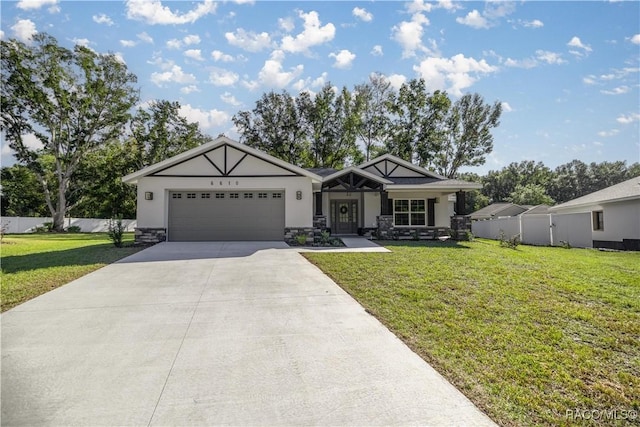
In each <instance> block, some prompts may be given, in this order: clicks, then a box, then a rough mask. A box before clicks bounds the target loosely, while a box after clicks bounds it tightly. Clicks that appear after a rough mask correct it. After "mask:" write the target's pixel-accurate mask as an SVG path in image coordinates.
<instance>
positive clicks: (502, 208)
mask: <svg viewBox="0 0 640 427" xmlns="http://www.w3.org/2000/svg"><path fill="white" fill-rule="evenodd" d="M529 208H531V206H520V205H516V204H515V203H492V204H490V205H489V206H485V207H484V208H482V209H478V210H477V211H475V212H473V213H472V214H471V215H469V217H470V218H471V220H473V221H479V220H483V219H492V218H500V217H505V216H516V215H520V214H521V213H523V212H526V211H527V209H529Z"/></svg>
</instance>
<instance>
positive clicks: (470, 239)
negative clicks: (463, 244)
mask: <svg viewBox="0 0 640 427" xmlns="http://www.w3.org/2000/svg"><path fill="white" fill-rule="evenodd" d="M475 238H476V236H474V235H473V233H472V232H470V231H467V232H466V233H465V239H466V240H467V241H468V242H473V239H475Z"/></svg>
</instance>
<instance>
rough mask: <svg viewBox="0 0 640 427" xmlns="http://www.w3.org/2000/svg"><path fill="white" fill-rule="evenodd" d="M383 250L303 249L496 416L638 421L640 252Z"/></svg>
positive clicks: (507, 421) (490, 246)
mask: <svg viewBox="0 0 640 427" xmlns="http://www.w3.org/2000/svg"><path fill="white" fill-rule="evenodd" d="M385 246H387V247H388V248H389V249H391V250H392V251H393V252H392V253H320V252H316V253H305V254H304V256H305V257H307V258H308V259H309V260H310V261H311V262H313V263H314V264H315V265H317V266H318V267H319V268H320V269H322V270H323V271H324V272H325V273H327V274H328V275H329V276H331V277H332V278H333V279H334V280H335V281H336V282H337V283H338V284H340V285H341V286H342V287H343V288H344V289H345V290H346V291H347V292H348V293H350V294H351V295H352V296H353V297H354V298H355V299H357V300H358V302H360V304H362V306H364V307H365V308H366V309H367V310H368V311H369V312H370V313H371V314H373V315H374V316H376V317H377V318H378V319H379V320H380V321H381V322H382V323H384V324H385V325H386V326H387V327H388V328H389V329H390V330H391V331H392V332H394V333H395V334H396V335H397V336H398V337H400V338H401V339H402V340H404V342H406V343H407V345H409V346H410V347H411V348H412V349H413V350H414V351H415V352H416V353H418V354H419V355H421V356H422V357H423V358H424V359H425V360H426V361H427V362H429V363H430V364H431V365H432V366H434V368H436V370H438V371H439V372H440V373H441V374H442V375H443V376H445V377H446V378H447V379H448V380H449V381H451V382H452V383H453V384H454V385H455V386H456V387H458V389H460V390H461V391H462V392H463V393H464V394H466V395H467V396H468V397H469V398H470V399H471V400H472V401H473V402H474V403H475V404H476V405H477V406H478V407H480V408H481V409H482V410H484V411H485V413H487V414H488V415H489V416H490V417H491V418H492V419H493V420H494V421H496V422H497V423H499V424H501V425H507V426H511V425H514V426H515V425H518V426H519V425H574V424H585V425H626V424H629V425H630V424H632V423H633V424H635V423H638V422H639V421H640V418H635V419H633V417H634V412H633V411H636V412H635V416H638V412H640V253H623V252H600V251H596V250H587V249H570V250H567V249H562V248H550V247H533V246H524V245H521V246H519V247H518V248H517V249H516V250H513V249H508V248H502V247H500V246H499V245H498V242H495V241H489V240H476V241H474V242H461V243H455V242H447V243H441V242H433V243H431V242H430V243H422V242H406V243H404V242H393V243H392V242H388V243H385ZM591 410H596V411H609V412H589V413H586V415H584V414H585V412H576V411H591ZM614 410H615V411H617V412H613V411H614ZM570 411H573V412H571V414H569V412H570ZM623 411H629V412H623ZM576 414H578V415H577V416H576ZM579 414H583V415H584V416H585V417H586V418H590V419H581V418H580V417H581V416H582V415H579ZM593 414H595V415H593ZM608 414H609V415H608ZM613 414H615V415H613ZM614 417H615V418H617V419H613V418H614ZM596 418H597V419H596Z"/></svg>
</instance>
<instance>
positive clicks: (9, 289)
mask: <svg viewBox="0 0 640 427" xmlns="http://www.w3.org/2000/svg"><path fill="white" fill-rule="evenodd" d="M124 241H125V242H127V243H129V242H132V241H133V233H126V234H125V238H124ZM141 249H142V248H141V247H135V246H125V247H123V248H116V247H115V246H114V245H113V244H112V243H111V241H110V240H109V237H108V236H107V234H106V233H91V234H89V233H64V234H22V235H18V234H14V235H7V236H6V237H4V238H3V240H2V260H1V261H2V273H0V281H1V282H2V284H1V286H0V288H1V295H0V297H1V300H2V311H3V312H4V311H6V310H9V309H10V308H13V307H15V306H16V305H18V304H22V303H23V302H25V301H28V300H30V299H31V298H34V297H37V296H38V295H42V294H43V293H45V292H49V291H50V290H52V289H55V288H57V287H59V286H62V285H64V284H66V283H69V282H71V281H72V280H75V279H77V278H79V277H81V276H84V275H85V274H87V273H90V272H92V271H94V270H97V269H99V268H101V267H104V266H105V265H107V264H111V263H112V262H115V261H117V260H119V259H121V258H124V257H126V256H129V255H131V254H133V253H135V252H138V251H139V250H141Z"/></svg>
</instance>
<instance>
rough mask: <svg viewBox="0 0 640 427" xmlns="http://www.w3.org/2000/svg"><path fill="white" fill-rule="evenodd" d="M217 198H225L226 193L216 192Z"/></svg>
mask: <svg viewBox="0 0 640 427" xmlns="http://www.w3.org/2000/svg"><path fill="white" fill-rule="evenodd" d="M216 199H224V193H216Z"/></svg>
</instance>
